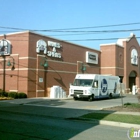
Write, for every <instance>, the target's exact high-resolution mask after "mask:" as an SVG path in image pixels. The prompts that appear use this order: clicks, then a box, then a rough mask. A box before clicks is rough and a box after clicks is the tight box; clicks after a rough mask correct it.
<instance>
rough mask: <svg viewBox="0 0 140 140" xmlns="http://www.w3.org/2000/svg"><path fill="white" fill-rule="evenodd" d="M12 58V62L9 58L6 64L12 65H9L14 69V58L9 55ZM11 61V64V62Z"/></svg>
mask: <svg viewBox="0 0 140 140" xmlns="http://www.w3.org/2000/svg"><path fill="white" fill-rule="evenodd" d="M11 58H12V59H13V62H10V60H8V62H7V66H12V67H11V70H14V69H15V62H14V58H13V57H11ZM11 63H12V64H11Z"/></svg>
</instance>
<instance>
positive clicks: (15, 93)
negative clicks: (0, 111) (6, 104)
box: [8, 92, 18, 99]
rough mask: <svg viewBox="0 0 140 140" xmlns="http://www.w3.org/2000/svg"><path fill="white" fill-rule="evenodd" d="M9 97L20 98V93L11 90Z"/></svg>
mask: <svg viewBox="0 0 140 140" xmlns="http://www.w3.org/2000/svg"><path fill="white" fill-rule="evenodd" d="M8 97H11V98H14V99H17V98H18V93H17V92H9V93H8Z"/></svg>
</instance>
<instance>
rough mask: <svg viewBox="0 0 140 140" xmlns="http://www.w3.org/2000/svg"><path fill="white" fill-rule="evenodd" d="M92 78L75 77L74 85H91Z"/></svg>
mask: <svg viewBox="0 0 140 140" xmlns="http://www.w3.org/2000/svg"><path fill="white" fill-rule="evenodd" d="M92 82H93V80H92V79H75V81H74V83H73V85H74V86H92Z"/></svg>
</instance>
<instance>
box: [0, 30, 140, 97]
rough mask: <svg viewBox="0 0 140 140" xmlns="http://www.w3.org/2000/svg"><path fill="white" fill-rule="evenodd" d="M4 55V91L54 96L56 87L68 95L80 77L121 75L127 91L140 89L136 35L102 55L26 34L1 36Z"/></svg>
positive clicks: (0, 63) (0, 80)
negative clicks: (71, 86)
mask: <svg viewBox="0 0 140 140" xmlns="http://www.w3.org/2000/svg"><path fill="white" fill-rule="evenodd" d="M7 48H8V49H9V48H11V49H10V55H9V54H8V53H7V52H6V50H7ZM3 51H5V52H6V53H7V54H6V53H5V52H3ZM0 52H2V53H1V56H0V89H3V88H5V90H6V91H17V92H25V93H26V94H27V95H28V97H46V96H50V88H51V87H52V86H54V85H58V86H61V87H62V88H63V90H65V91H66V93H67V95H68V94H69V93H68V91H69V84H70V83H72V82H73V80H74V77H75V75H76V74H77V73H95V74H112V75H118V76H120V77H121V79H122V82H124V83H125V84H126V87H127V88H131V86H132V85H133V84H137V85H138V86H139V65H138V59H139V54H140V53H139V44H138V42H137V40H136V38H135V36H134V35H131V37H129V38H126V39H119V40H118V42H117V43H115V44H104V45H101V51H100V50H96V49H91V48H88V47H85V46H80V45H76V44H73V43H69V42H66V41H63V40H58V39H55V38H51V37H48V36H44V35H40V34H37V33H33V32H30V31H25V32H18V33H13V34H6V35H1V36H0ZM3 55H6V56H5V57H4V56H3ZM4 62H5V63H4ZM4 64H5V67H4ZM7 64H11V66H10V65H7ZM11 68H12V70H11Z"/></svg>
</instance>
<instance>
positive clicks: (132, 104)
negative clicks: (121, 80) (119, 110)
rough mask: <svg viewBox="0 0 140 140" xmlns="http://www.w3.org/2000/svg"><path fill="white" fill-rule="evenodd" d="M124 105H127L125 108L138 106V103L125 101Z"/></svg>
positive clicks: (139, 106) (139, 105)
mask: <svg viewBox="0 0 140 140" xmlns="http://www.w3.org/2000/svg"><path fill="white" fill-rule="evenodd" d="M124 107H127V108H140V104H138V103H125V104H124Z"/></svg>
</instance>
